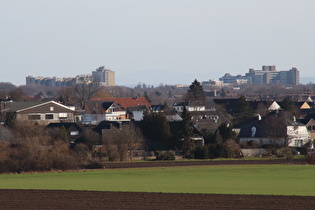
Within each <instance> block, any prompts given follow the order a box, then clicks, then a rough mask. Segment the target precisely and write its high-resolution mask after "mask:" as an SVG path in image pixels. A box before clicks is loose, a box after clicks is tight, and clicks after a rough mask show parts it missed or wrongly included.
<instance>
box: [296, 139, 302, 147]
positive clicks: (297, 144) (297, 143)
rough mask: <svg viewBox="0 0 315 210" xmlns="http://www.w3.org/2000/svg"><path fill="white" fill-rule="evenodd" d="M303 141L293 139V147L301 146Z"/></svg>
mask: <svg viewBox="0 0 315 210" xmlns="http://www.w3.org/2000/svg"><path fill="white" fill-rule="evenodd" d="M302 143H303V141H302V140H295V141H294V146H295V147H301V146H302Z"/></svg>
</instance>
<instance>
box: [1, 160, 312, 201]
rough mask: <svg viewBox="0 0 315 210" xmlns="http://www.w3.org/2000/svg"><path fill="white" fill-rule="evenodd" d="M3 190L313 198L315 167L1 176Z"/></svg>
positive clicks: (126, 170)
mask: <svg viewBox="0 0 315 210" xmlns="http://www.w3.org/2000/svg"><path fill="white" fill-rule="evenodd" d="M0 188H1V189H59V190H98V191H134V192H172V193H220V194H269V195H310V196H315V166H312V165H241V166H239V165H238V166H194V167H176V168H138V169H103V170H90V171H84V172H66V173H42V174H10V175H6V174H3V175H0Z"/></svg>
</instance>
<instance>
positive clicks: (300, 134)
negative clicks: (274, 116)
mask: <svg viewBox="0 0 315 210" xmlns="http://www.w3.org/2000/svg"><path fill="white" fill-rule="evenodd" d="M287 135H288V145H289V147H302V146H304V145H305V144H307V143H309V141H310V139H311V136H310V134H309V132H308V131H307V128H306V126H287Z"/></svg>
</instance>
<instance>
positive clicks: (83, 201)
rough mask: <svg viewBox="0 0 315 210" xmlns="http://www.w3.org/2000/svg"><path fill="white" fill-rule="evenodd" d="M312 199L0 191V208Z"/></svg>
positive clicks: (270, 205) (300, 204)
mask: <svg viewBox="0 0 315 210" xmlns="http://www.w3.org/2000/svg"><path fill="white" fill-rule="evenodd" d="M314 207H315V199H314V197H305V196H303V197H302V196H263V195H213V194H170V193H133V192H97V191H60V190H52V191H50V190H0V209H314Z"/></svg>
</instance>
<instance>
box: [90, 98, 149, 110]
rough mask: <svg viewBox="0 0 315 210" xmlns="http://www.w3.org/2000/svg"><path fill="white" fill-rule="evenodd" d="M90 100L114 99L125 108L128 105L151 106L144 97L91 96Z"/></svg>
mask: <svg viewBox="0 0 315 210" xmlns="http://www.w3.org/2000/svg"><path fill="white" fill-rule="evenodd" d="M90 100H91V101H114V102H115V103H117V104H120V105H121V106H122V107H124V108H125V109H127V108H128V107H135V106H149V107H150V106H151V104H150V102H149V101H148V100H147V99H146V98H145V97H133V98H91V99H90Z"/></svg>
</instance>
